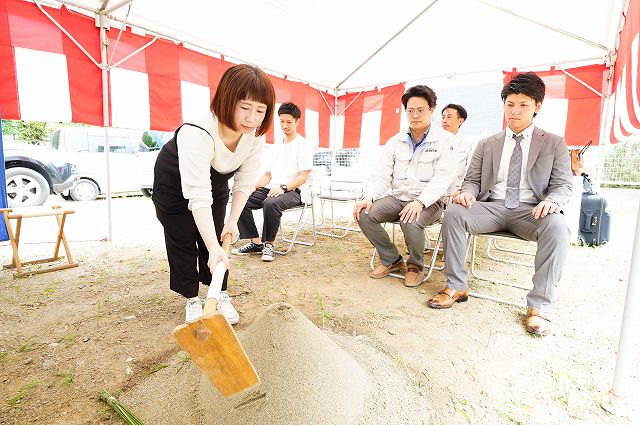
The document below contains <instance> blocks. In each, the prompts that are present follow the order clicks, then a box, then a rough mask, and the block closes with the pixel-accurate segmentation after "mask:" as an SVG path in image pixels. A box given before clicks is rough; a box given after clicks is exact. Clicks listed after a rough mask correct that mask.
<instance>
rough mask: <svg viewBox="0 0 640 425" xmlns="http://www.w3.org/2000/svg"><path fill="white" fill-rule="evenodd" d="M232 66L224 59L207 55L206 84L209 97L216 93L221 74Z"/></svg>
mask: <svg viewBox="0 0 640 425" xmlns="http://www.w3.org/2000/svg"><path fill="white" fill-rule="evenodd" d="M232 66H233V64H231V63H229V62H227V61H225V60H222V59H218V58H211V57H207V82H208V83H207V85H208V86H209V90H210V91H211V99H213V95H214V94H215V93H216V89H217V88H218V83H219V82H220V78H222V74H224V72H225V71H226V70H227V69H228V68H231V67H232Z"/></svg>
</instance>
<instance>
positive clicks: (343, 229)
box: [316, 176, 365, 238]
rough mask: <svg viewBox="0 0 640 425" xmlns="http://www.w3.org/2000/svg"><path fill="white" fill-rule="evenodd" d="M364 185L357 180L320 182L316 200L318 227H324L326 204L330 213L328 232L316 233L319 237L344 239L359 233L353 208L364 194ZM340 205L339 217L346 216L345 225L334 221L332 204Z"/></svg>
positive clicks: (334, 214) (343, 179)
mask: <svg viewBox="0 0 640 425" xmlns="http://www.w3.org/2000/svg"><path fill="white" fill-rule="evenodd" d="M364 187H365V184H364V182H363V181H362V180H358V179H345V178H340V179H336V178H334V177H333V176H332V178H331V179H330V180H329V181H328V182H321V183H320V187H319V191H318V193H317V195H316V198H317V199H318V200H319V201H320V222H319V223H318V227H322V226H324V225H325V216H324V215H325V205H326V204H327V203H328V204H329V207H330V211H331V222H330V223H329V224H328V226H329V227H330V230H328V231H319V230H318V231H317V233H318V234H319V235H323V236H329V237H332V238H344V237H345V236H347V234H348V233H349V232H359V231H360V229H359V228H358V225H357V224H356V223H355V222H354V219H353V208H354V207H355V204H356V202H358V199H360V198H361V197H362V194H363V193H364ZM336 203H337V204H341V207H342V212H341V214H340V215H339V217H343V216H344V215H345V211H346V216H347V225H346V226H344V225H341V224H339V223H338V222H337V221H336V212H335V209H334V207H335V206H334V204H336Z"/></svg>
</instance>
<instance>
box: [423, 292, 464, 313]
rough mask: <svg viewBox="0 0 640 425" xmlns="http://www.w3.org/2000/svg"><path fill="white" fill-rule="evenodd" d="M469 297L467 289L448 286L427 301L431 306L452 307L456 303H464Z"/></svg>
mask: <svg viewBox="0 0 640 425" xmlns="http://www.w3.org/2000/svg"><path fill="white" fill-rule="evenodd" d="M468 299H469V291H468V290H467V289H465V290H464V291H463V290H457V291H454V290H453V289H451V288H448V287H447V288H444V289H443V290H442V291H440V292H439V293H437V294H436V295H434V296H433V297H431V299H430V300H429V301H427V305H428V306H429V307H431V308H451V306H452V305H453V304H454V303H463V302H465V301H466V300H468Z"/></svg>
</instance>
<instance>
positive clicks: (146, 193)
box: [140, 189, 153, 198]
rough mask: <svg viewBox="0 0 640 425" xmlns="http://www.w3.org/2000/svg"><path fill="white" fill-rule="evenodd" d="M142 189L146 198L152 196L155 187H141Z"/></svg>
mask: <svg viewBox="0 0 640 425" xmlns="http://www.w3.org/2000/svg"><path fill="white" fill-rule="evenodd" d="M140 190H142V194H143V195H144V196H145V197H146V198H151V195H152V194H153V189H140Z"/></svg>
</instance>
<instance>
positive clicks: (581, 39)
mask: <svg viewBox="0 0 640 425" xmlns="http://www.w3.org/2000/svg"><path fill="white" fill-rule="evenodd" d="M474 1H476V2H478V3H480V4H483V5H485V6H488V7H491V8H493V9H496V10H499V11H501V12H504V13H508V14H509V15H512V16H515V17H516V18H520V19H523V20H525V21H527V22H530V23H532V24H536V25H538V26H541V27H543V28H546V29H548V30H551V31H554V32H557V33H560V34H562V35H566V36H567V37H570V38H573V39H574V40H578V41H580V42H582V43H585V44H587V45H589V46H591V47H596V48H598V49H601V50H604V51H605V52H608V51H609V48H608V47H607V46H603V45H602V44H600V43H596V42H595V41H592V40H589V39H587V38H584V37H581V36H579V35H577V34H574V33H572V32H569V31H565V30H563V29H561V28H556V27H552V26H551V25H547V24H545V23H544V22H540V21H537V20H535V19H531V18H528V17H526V16H522V15H520V14H518V13H516V12H514V11H512V10H509V9H507V8H504V7H500V6H497V5H495V4H492V3H490V2H488V1H485V0H474Z"/></svg>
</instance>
